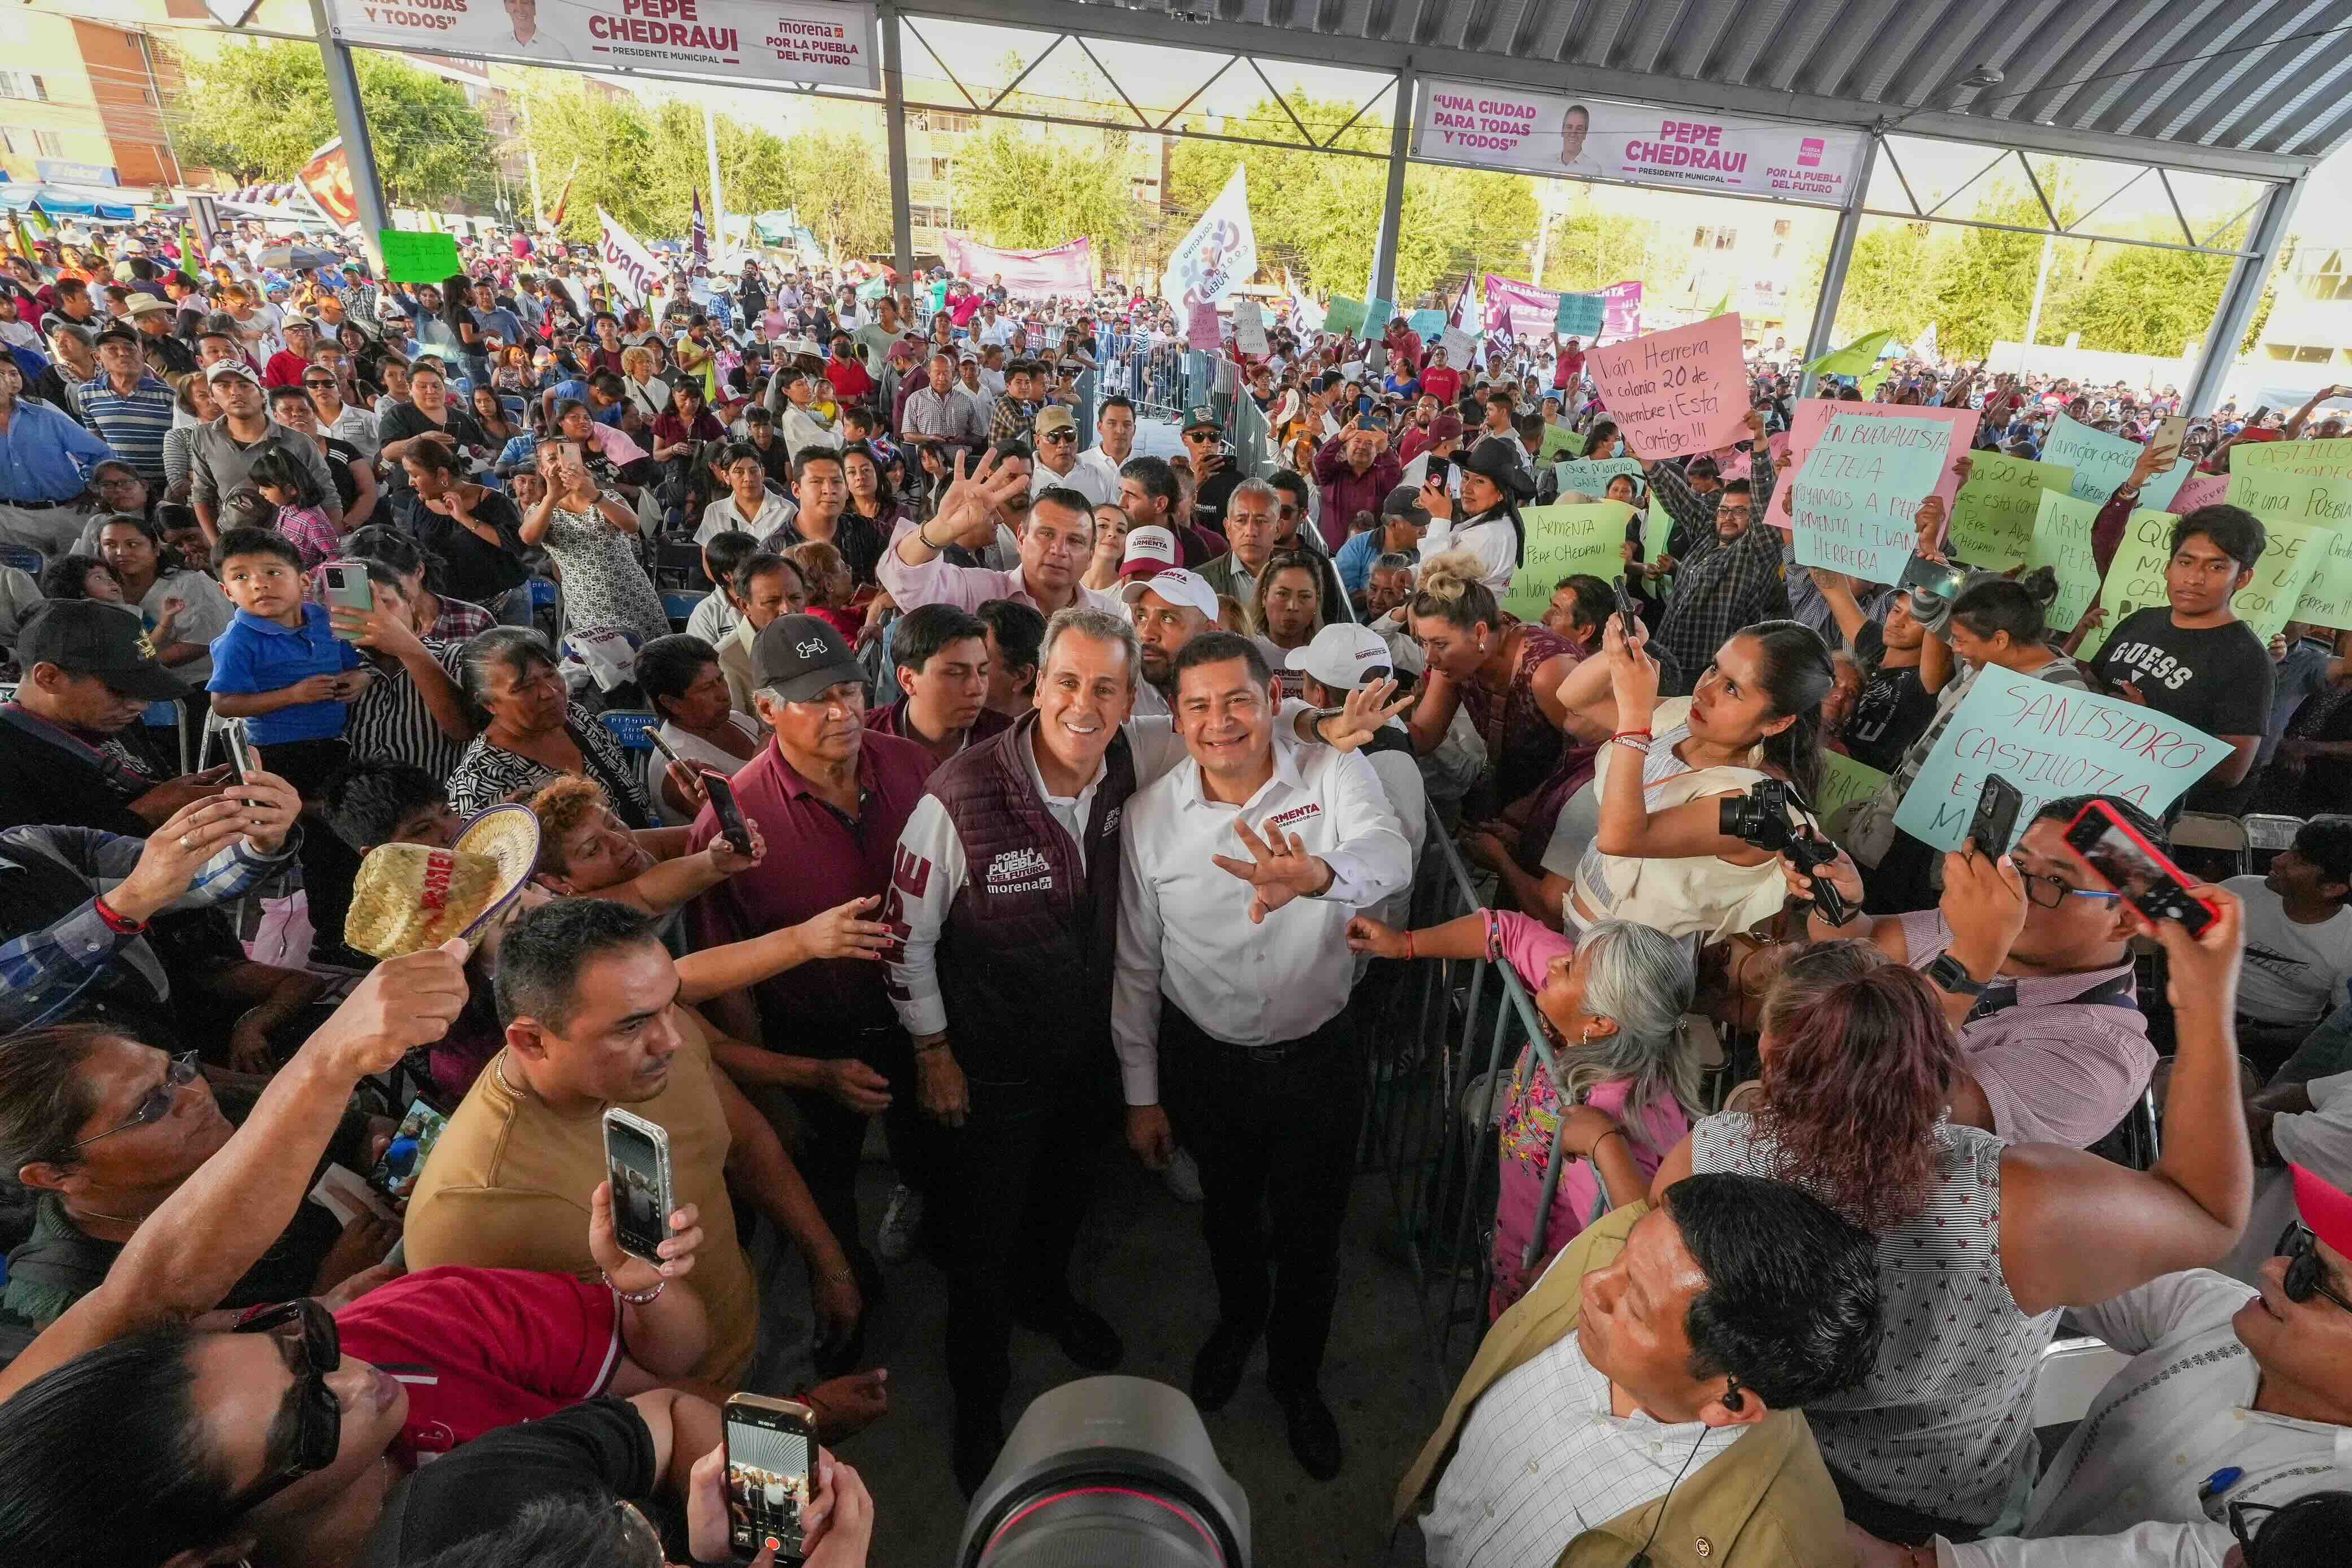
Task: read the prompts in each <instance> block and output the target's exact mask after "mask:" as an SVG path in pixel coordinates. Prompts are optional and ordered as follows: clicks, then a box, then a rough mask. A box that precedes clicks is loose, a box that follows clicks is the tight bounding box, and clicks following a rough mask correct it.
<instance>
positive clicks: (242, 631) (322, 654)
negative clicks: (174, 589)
mask: <svg viewBox="0 0 2352 1568" xmlns="http://www.w3.org/2000/svg"><path fill="white" fill-rule="evenodd" d="M213 562H214V565H215V570H218V572H219V573H220V580H221V591H223V592H224V593H226V594H227V595H228V599H229V602H230V603H232V604H234V605H236V620H234V621H232V622H229V628H228V630H227V631H226V632H222V633H221V634H220V635H219V636H217V637H215V638H214V639H213V644H212V653H213V674H212V679H211V680H209V681H207V682H205V689H206V690H207V691H209V692H211V694H212V699H213V712H215V714H218V715H220V716H222V717H223V718H235V719H242V720H244V721H245V727H246V736H247V738H248V739H249V740H251V741H252V742H253V746H254V749H255V750H256V751H257V753H259V754H260V756H261V758H262V761H263V766H265V767H267V768H268V769H269V770H270V771H271V772H272V773H275V774H277V775H278V777H279V778H281V779H286V780H287V781H288V782H289V783H291V784H292V785H293V786H294V787H295V788H296V789H299V790H300V791H301V792H302V798H303V800H305V801H306V802H315V801H316V800H318V798H319V793H320V789H322V788H323V787H324V786H325V784H326V782H327V780H328V779H331V777H333V776H334V775H335V774H336V773H338V772H340V771H341V769H342V768H343V766H344V764H345V763H347V762H348V761H350V759H351V747H349V746H348V745H347V744H346V743H345V742H344V740H343V720H344V717H345V716H346V714H347V712H348V709H349V705H350V704H351V703H352V701H353V700H354V699H355V698H357V697H358V696H359V695H360V693H361V692H362V691H363V690H365V689H366V685H367V683H368V681H369V679H370V678H371V676H370V674H369V673H368V671H367V667H366V666H365V665H364V664H362V663H361V662H360V656H359V650H358V649H356V648H354V647H353V646H352V644H351V643H343V642H339V641H337V640H336V637H335V634H334V630H333V627H332V626H331V624H330V623H329V622H328V619H327V611H326V607H325V606H324V605H321V604H314V603H311V602H310V600H309V598H308V597H307V595H306V593H305V584H304V581H303V577H302V556H301V552H300V551H299V550H298V549H296V548H295V545H294V541H293V540H292V539H289V538H287V537H286V536H285V535H284V534H281V533H278V532H276V531H275V530H273V529H270V528H227V529H225V530H223V532H222V534H221V537H220V543H219V544H218V545H216V546H215V547H214V549H213ZM300 856H301V862H302V885H303V889H304V892H305V893H306V894H307V895H308V897H309V900H310V925H311V927H312V929H313V930H314V931H315V932H316V933H317V937H316V942H317V945H316V946H315V947H314V949H313V953H312V956H314V957H317V958H320V959H321V960H323V961H325V962H327V963H332V964H345V963H348V964H351V965H352V966H353V967H366V966H367V965H368V963H369V962H370V960H368V959H366V958H364V957H360V956H355V955H352V954H351V953H350V951H349V950H348V949H346V948H344V946H343V945H342V935H343V916H344V915H345V913H346V912H347V911H348V910H349V909H350V907H351V898H352V877H353V875H355V874H356V873H357V872H358V870H359V860H358V857H357V856H355V855H354V854H352V852H351V850H350V849H349V848H348V847H347V846H346V845H344V844H343V843H342V842H341V841H340V840H338V839H337V838H336V837H335V835H334V834H332V833H331V832H328V831H325V830H324V829H322V828H320V827H319V826H318V824H316V823H312V824H311V825H310V831H306V832H304V833H303V835H302V841H301V846H300Z"/></svg>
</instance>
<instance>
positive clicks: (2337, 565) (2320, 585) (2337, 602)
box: [2292, 527, 2352, 632]
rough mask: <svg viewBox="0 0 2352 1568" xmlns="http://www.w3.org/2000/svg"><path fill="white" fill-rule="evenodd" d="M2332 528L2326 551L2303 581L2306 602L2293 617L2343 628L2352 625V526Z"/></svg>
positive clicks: (2296, 609) (2298, 607)
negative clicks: (2307, 577) (2307, 579)
mask: <svg viewBox="0 0 2352 1568" xmlns="http://www.w3.org/2000/svg"><path fill="white" fill-rule="evenodd" d="M2331 532H2332V533H2333V535H2334V537H2333V538H2330V539H2329V540H2328V541H2327V553H2326V555H2324V556H2322V557H2321V558H2320V560H2319V565H2318V566H2317V567H2316V568H2315V570H2313V572H2312V574H2311V580H2310V581H2309V582H2307V583H2305V585H2304V590H2303V602H2302V603H2300V604H2298V605H2296V606H2295V610H2294V616H2293V617H2292V619H2294V620H2296V621H2308V622H2311V623H2312V624H2313V625H2314V626H2326V627H2331V628H2333V629H2335V630H2336V631H2339V632H2340V631H2345V630H2347V629H2352V527H2346V528H2336V529H2332V530H2331Z"/></svg>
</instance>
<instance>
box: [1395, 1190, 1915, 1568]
mask: <svg viewBox="0 0 2352 1568" xmlns="http://www.w3.org/2000/svg"><path fill="white" fill-rule="evenodd" d="M1692 1180H1693V1181H1704V1182H1706V1186H1705V1187H1704V1188H1703V1189H1702V1190H1699V1191H1696V1192H1693V1191H1690V1190H1688V1189H1689V1187H1690V1186H1691V1183H1690V1182H1683V1183H1678V1184H1676V1185H1675V1186H1672V1187H1669V1188H1668V1189H1667V1190H1666V1193H1665V1199H1664V1207H1659V1208H1652V1207H1651V1206H1649V1205H1648V1204H1646V1203H1634V1204H1629V1205H1627V1206H1626V1207H1623V1208H1620V1209H1618V1210H1616V1211H1615V1212H1614V1213H1612V1214H1610V1215H1608V1216H1607V1217H1605V1218H1602V1219H1601V1220H1600V1221H1599V1222H1598V1223H1596V1224H1594V1225H1592V1226H1591V1227H1589V1228H1586V1230H1585V1231H1584V1232H1583V1234H1582V1235H1580V1236H1579V1237H1578V1238H1577V1239H1576V1240H1575V1241H1574V1242H1572V1243H1570V1245H1569V1247H1568V1248H1567V1249H1564V1250H1563V1251H1562V1252H1561V1253H1560V1254H1559V1257H1558V1258H1556V1259H1554V1260H1553V1261H1552V1263H1551V1265H1550V1267H1549V1269H1547V1270H1545V1272H1544V1274H1543V1277H1542V1278H1541V1279H1540V1280H1539V1281H1538V1282H1537V1284H1536V1285H1535V1287H1534V1288H1533V1289H1532V1290H1530V1291H1528V1293H1527V1295H1526V1296H1524V1297H1522V1298H1521V1299H1520V1300H1519V1301H1518V1302H1517V1305H1515V1306H1513V1307H1512V1308H1511V1310H1510V1311H1509V1312H1506V1313H1504V1314H1503V1316H1502V1317H1501V1318H1500V1319H1498V1320H1497V1321H1496V1323H1495V1326H1494V1327H1493V1328H1492V1329H1490V1330H1488V1331H1487V1333H1486V1341H1485V1343H1482V1344H1481V1345H1480V1346H1479V1347H1478V1355H1477V1358H1476V1359H1475V1361H1474V1362H1472V1364H1471V1366H1470V1371H1469V1373H1468V1375H1465V1377H1464V1378H1463V1380H1462V1384H1461V1386H1460V1387H1458V1388H1457V1389H1455V1391H1454V1399H1453V1402H1452V1403H1451V1404H1450V1405H1449V1406H1447V1408H1446V1411H1445V1416H1444V1419H1443V1420H1442V1421H1441V1422H1440V1423H1439V1426H1438V1428H1437V1431H1436V1433H1435V1434H1434V1435H1433V1436H1432V1437H1431V1438H1430V1439H1429V1441H1428V1443H1427V1444H1426V1445H1425V1446H1424V1447H1423V1449H1422V1451H1421V1457H1420V1458H1418V1459H1416V1460H1415V1461H1414V1462H1413V1466H1412V1469H1411V1470H1410V1471H1408V1472H1407V1473H1406V1475H1405V1478H1404V1480H1403V1482H1402V1484H1401V1485H1400V1486H1399V1487H1398V1488H1397V1492H1396V1500H1395V1505H1394V1509H1393V1511H1392V1519H1393V1521H1394V1522H1395V1523H1398V1524H1402V1523H1403V1522H1404V1521H1407V1520H1409V1519H1417V1520H1418V1522H1419V1523H1420V1525H1421V1529H1422V1533H1423V1537H1424V1538H1425V1539H1426V1541H1427V1542H1428V1561H1429V1563H1430V1564H1431V1568H1541V1565H1543V1564H1558V1565H1559V1568H1670V1565H1680V1568H1828V1565H1831V1564H1844V1563H1849V1562H1850V1561H1851V1559H1852V1549H1851V1548H1850V1547H1849V1546H1848V1544H1847V1541H1846V1533H1845V1515H1844V1511H1843V1509H1842V1508H1841V1507H1840V1506H1839V1503H1838V1496H1837V1488H1836V1485H1835V1483H1834V1482H1833V1481H1832V1479H1830V1474H1829V1469H1828V1467H1827V1466H1825V1465H1824V1464H1823V1463H1822V1458H1821V1455H1820V1453H1819V1452H1818V1451H1817V1450H1816V1449H1815V1448H1814V1447H1813V1438H1812V1434H1811V1430H1810V1428H1808V1427H1807V1426H1806V1424H1805V1420H1804V1417H1803V1416H1802V1415H1801V1414H1800V1412H1801V1410H1802V1409H1803V1407H1804V1406H1806V1405H1807V1404H1809V1403H1811V1402H1812V1401H1813V1400H1816V1399H1820V1398H1823V1397H1825V1396H1829V1395H1831V1394H1833V1393H1836V1392H1837V1391H1838V1390H1840V1389H1842V1388H1847V1387H1851V1386H1853V1385H1855V1384H1857V1383H1859V1382H1861V1381H1862V1379H1863V1378H1864V1376H1865V1375H1867V1374H1868V1372H1869V1370H1870V1366H1871V1364H1872V1361H1873V1359H1874V1356H1875V1355H1876V1353H1877V1348H1878V1342H1879V1317H1880V1312H1879V1294H1878V1284H1877V1271H1876V1262H1875V1258H1876V1252H1877V1243H1876V1241H1875V1239H1874V1238H1872V1236H1871V1235H1870V1234H1869V1233H1868V1232H1867V1231H1864V1230H1862V1229H1860V1228H1857V1227H1855V1226H1853V1225H1850V1224H1848V1223H1847V1222H1846V1221H1844V1220H1843V1219H1841V1218H1838V1217H1837V1216H1836V1215H1835V1214H1833V1213H1832V1212H1831V1211H1830V1210H1829V1208H1828V1207H1826V1206H1824V1205H1823V1204H1822V1203H1821V1202H1820V1201H1819V1200H1818V1199H1815V1198H1813V1197H1809V1196H1807V1195H1806V1194H1804V1193H1802V1192H1800V1191H1799V1190H1797V1189H1796V1188H1795V1187H1792V1186H1787V1185H1785V1184H1782V1183H1780V1182H1772V1181H1766V1180H1763V1179H1761V1178H1759V1177H1753V1176H1733V1177H1725V1176H1706V1177H1694V1178H1692Z"/></svg>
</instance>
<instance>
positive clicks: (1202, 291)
mask: <svg viewBox="0 0 2352 1568" xmlns="http://www.w3.org/2000/svg"><path fill="white" fill-rule="evenodd" d="M1256 271H1257V232H1256V230H1255V229H1254V228H1252V227H1251V226H1250V213H1249V179H1248V172H1247V170H1246V169H1245V168H1244V166H1243V165H1241V164H1238V163H1236V164H1235V165H1234V176H1233V178H1232V179H1230V180H1228V181H1226V182H1225V188H1224V189H1223V191H1221V192H1219V193H1218V194H1217V199H1216V200H1215V201H1213V202H1211V203H1210V204H1209V210H1208V211H1207V212H1205V213H1202V214H1201V221H1200V222H1199V223H1196V224H1194V225H1192V232H1191V233H1190V234H1187V235H1185V236H1184V237H1183V239H1182V240H1181V242H1180V243H1179V244H1178V245H1177V246H1176V250H1175V253H1174V254H1173V255H1171V256H1169V258H1168V270H1167V272H1166V273H1164V274H1162V275H1161V277H1160V297H1161V298H1164V299H1166V300H1167V301H1168V303H1169V304H1170V305H1171V306H1173V307H1175V309H1176V314H1177V316H1178V318H1179V319H1190V317H1191V313H1192V307H1193V306H1194V305H1196V304H1208V305H1215V304H1218V303H1220V302H1221V301H1223V299H1224V298H1225V297H1226V296H1227V295H1229V294H1231V293H1233V291H1234V289H1236V288H1239V287H1241V286H1242V285H1243V284H1244V283H1247V282H1248V281H1249V280H1250V277H1251V276H1252V275H1253V274H1255V272H1256Z"/></svg>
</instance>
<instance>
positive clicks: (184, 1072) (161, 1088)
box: [66, 1051, 197, 1149]
mask: <svg viewBox="0 0 2352 1568" xmlns="http://www.w3.org/2000/svg"><path fill="white" fill-rule="evenodd" d="M196 1071H197V1069H196V1053H195V1052H194V1051H182V1052H181V1053H180V1054H179V1055H177V1056H175V1057H173V1058H172V1065H171V1066H170V1067H169V1068H167V1069H166V1070H165V1071H164V1073H163V1082H161V1083H158V1084H157V1085H155V1087H154V1088H152V1089H150V1090H149V1091H147V1092H146V1093H145V1094H143V1095H142V1096H140V1100H139V1103H138V1104H137V1105H136V1106H134V1107H133V1108H132V1110H131V1114H130V1116H129V1117H127V1118H126V1119H124V1120H123V1121H121V1122H120V1123H118V1124H115V1125H114V1126H111V1127H109V1128H108V1129H107V1130H106V1131H104V1132H103V1133H96V1134H91V1135H90V1136H89V1137H87V1138H84V1139H83V1140H82V1141H81V1142H80V1143H78V1144H68V1145H66V1147H67V1148H68V1149H83V1148H88V1147H89V1145H92V1144H95V1143H97V1142H98V1141H99V1140H100V1139H101V1138H110V1137H112V1136H114V1134H117V1133H127V1132H130V1131H131V1129H132V1128H134V1127H152V1126H153V1125H154V1124H156V1123H158V1122H160V1121H162V1120H163V1118H164V1117H166V1116H168V1115H170V1114H171V1113H172V1107H173V1105H175V1104H177V1103H179V1100H180V1091H181V1090H183V1089H185V1088H186V1087H187V1086H188V1085H189V1084H191V1083H194V1082H195V1081H196Z"/></svg>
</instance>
